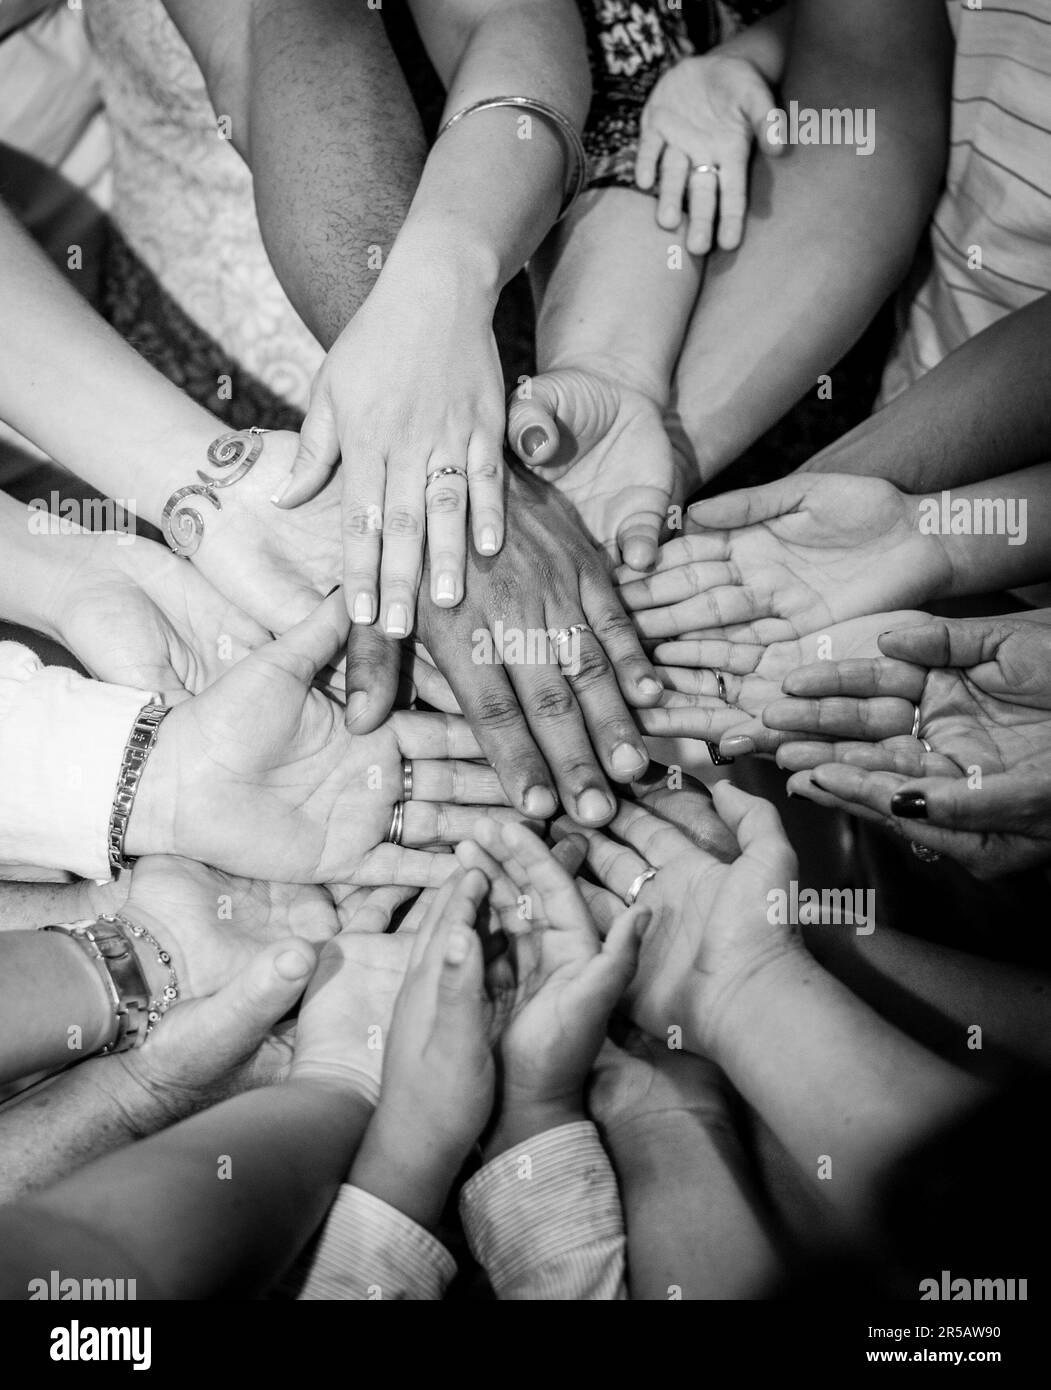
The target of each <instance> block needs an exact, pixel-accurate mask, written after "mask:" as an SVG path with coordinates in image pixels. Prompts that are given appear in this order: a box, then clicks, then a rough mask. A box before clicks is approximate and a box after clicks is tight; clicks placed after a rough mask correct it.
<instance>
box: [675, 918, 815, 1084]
mask: <svg viewBox="0 0 1051 1390" xmlns="http://www.w3.org/2000/svg"><path fill="white" fill-rule="evenodd" d="M820 968H821V967H820V966H819V965H818V964H817V962H816V961H815V960H814V958H813V957H812V956H811V955H810V953H809V951H807V949H806V947H805V946H804V945H803V942H802V939H801V938H799V937H798V936H789V935H779V936H778V938H777V939H776V940H774V941H771V942H769V943H767V944H766V945H765V946H763V947H761V948H759V949H757V950H754V951H752V952H751V953H750V954H749V955H748V956H747V957H742V958H741V959H740V960H739V961H737V962H735V963H733V964H731V965H729V966H727V967H724V968H722V969H720V970H719V972H718V974H717V975H714V976H713V977H712V983H711V984H710V986H709V987H708V988H707V989H706V990H705V991H704V992H703V993H702V992H700V991H699V992H698V993H697V996H696V997H695V999H694V1001H693V1008H692V1013H691V1017H690V1026H689V1028H688V1029H687V1030H685V1031H686V1037H685V1039H684V1041H685V1044H686V1046H687V1047H688V1048H689V1050H690V1051H691V1052H698V1053H700V1054H701V1055H703V1056H706V1057H709V1058H711V1060H712V1061H713V1062H714V1063H715V1064H716V1065H717V1066H718V1067H720V1068H721V1069H722V1071H723V1072H724V1073H725V1074H726V1076H728V1077H729V1078H730V1080H731V1081H732V1080H733V1076H734V1067H735V1062H736V1060H737V1059H738V1058H739V1056H740V1055H741V1053H742V1051H743V1050H744V1049H746V1048H747V1047H748V1046H749V1045H750V1041H751V1038H752V1037H753V1036H755V1035H757V1033H758V1032H759V1031H760V1030H759V1029H757V1026H756V1023H757V1020H762V1019H763V1018H764V1017H765V1016H766V1015H767V1014H768V1013H769V1011H770V1002H771V1000H772V999H775V998H776V997H777V996H778V995H779V993H781V992H782V991H783V990H784V988H785V985H786V982H787V981H798V980H800V979H803V980H804V982H805V980H806V976H807V974H808V972H813V971H819V970H820Z"/></svg>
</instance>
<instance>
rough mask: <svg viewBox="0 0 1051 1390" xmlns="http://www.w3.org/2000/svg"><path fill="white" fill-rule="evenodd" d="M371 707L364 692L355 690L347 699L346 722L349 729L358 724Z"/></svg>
mask: <svg viewBox="0 0 1051 1390" xmlns="http://www.w3.org/2000/svg"><path fill="white" fill-rule="evenodd" d="M368 707H369V697H368V695H367V694H366V693H365V691H364V690H355V691H354V693H353V695H350V696H348V698H347V710H346V722H347V726H348V727H349V726H350V725H351V724H356V723H357V722H358V720H359V719H360V718H361V716H362V715H363V714H364V713H365V711H366V710H367V709H368Z"/></svg>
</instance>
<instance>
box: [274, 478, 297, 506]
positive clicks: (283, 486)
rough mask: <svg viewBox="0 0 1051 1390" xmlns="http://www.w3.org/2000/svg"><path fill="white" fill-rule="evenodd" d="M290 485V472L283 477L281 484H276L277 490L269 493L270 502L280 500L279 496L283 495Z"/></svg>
mask: <svg viewBox="0 0 1051 1390" xmlns="http://www.w3.org/2000/svg"><path fill="white" fill-rule="evenodd" d="M291 486H292V474H291V473H289V475H288V477H287V478H286V479H285V481H284V482H283V483H281V484H280V485H279V486H278V488H277V490H276V491H275V492H274V493H272V494H271V497H270V500H271V502H280V501H281V498H282V497H284V495H285V493H286V492H287V491H288V489H289V488H290V487H291Z"/></svg>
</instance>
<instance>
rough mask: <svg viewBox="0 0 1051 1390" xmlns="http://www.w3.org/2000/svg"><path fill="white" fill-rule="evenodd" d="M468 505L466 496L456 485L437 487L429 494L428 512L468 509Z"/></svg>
mask: <svg viewBox="0 0 1051 1390" xmlns="http://www.w3.org/2000/svg"><path fill="white" fill-rule="evenodd" d="M466 507H467V499H466V497H465V496H464V494H463V493H461V492H460V491H458V489H456V488H454V487H435V488H432V489H431V491H430V492H429V493H428V494H427V512H428V514H429V515H434V514H435V513H440V512H456V511H461V510H466Z"/></svg>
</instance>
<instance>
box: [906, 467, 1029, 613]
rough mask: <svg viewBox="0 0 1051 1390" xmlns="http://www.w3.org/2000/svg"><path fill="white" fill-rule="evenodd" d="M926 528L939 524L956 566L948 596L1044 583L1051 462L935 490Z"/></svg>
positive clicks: (923, 516) (925, 501) (924, 511)
mask: <svg viewBox="0 0 1051 1390" xmlns="http://www.w3.org/2000/svg"><path fill="white" fill-rule="evenodd" d="M917 507H918V512H919V517H920V527H921V529H925V528H927V529H930V530H931V531H933V530H934V528H938V530H939V531H940V533H941V540H942V544H943V545H944V547H945V553H946V555H947V556H948V559H949V563H950V565H951V566H952V578H951V580H950V584H949V588H948V590H947V591H946V593H944V594H941V595H938V597H943V598H950V597H951V598H959V597H965V596H967V595H969V594H984V593H994V592H996V591H998V590H1000V589H1009V588H1016V587H1019V586H1022V585H1025V584H1036V583H1040V582H1042V581H1043V580H1045V579H1046V578H1047V575H1048V571H1049V569H1051V465H1049V464H1046V463H1045V464H1042V465H1041V466H1040V467H1039V468H1027V469H1025V470H1024V471H1023V472H1021V473H1011V474H1008V475H1007V477H1004V478H989V479H987V480H986V481H985V482H981V483H971V484H969V485H968V486H966V487H954V488H953V489H952V490H951V491H949V490H945V491H942V492H935V493H930V494H928V495H927V496H926V497H921V498H919V499H918V501H917Z"/></svg>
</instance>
